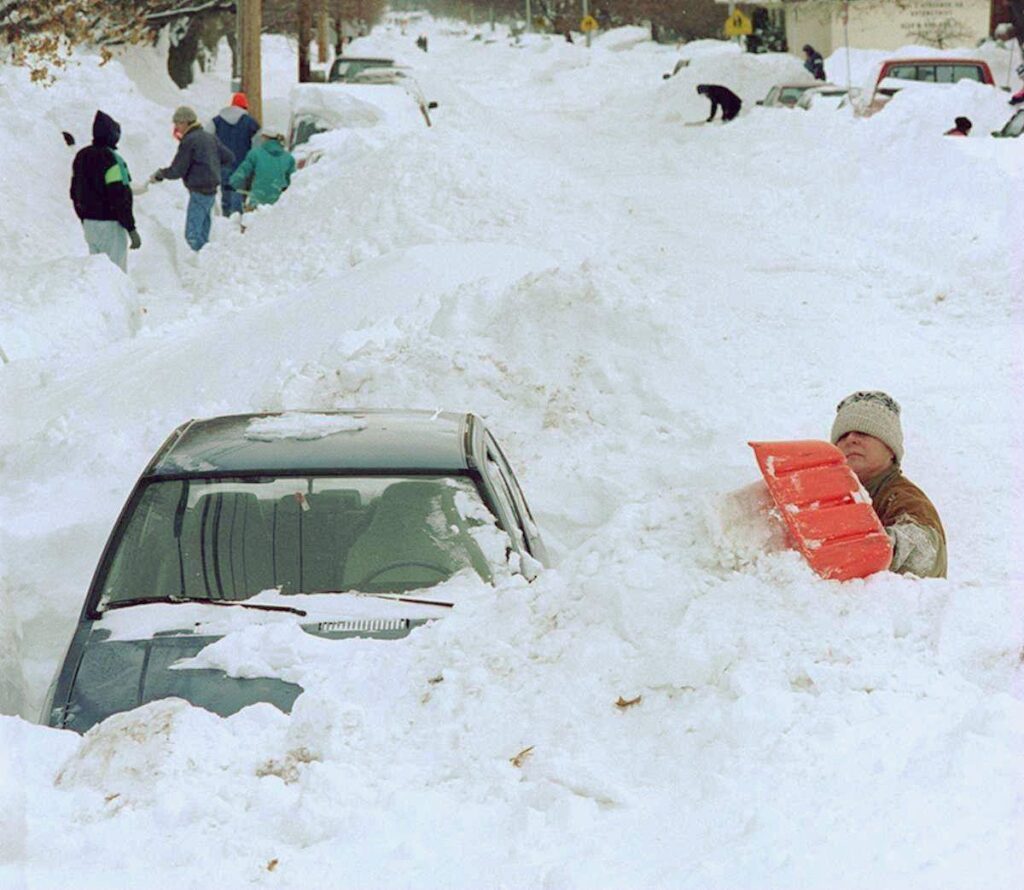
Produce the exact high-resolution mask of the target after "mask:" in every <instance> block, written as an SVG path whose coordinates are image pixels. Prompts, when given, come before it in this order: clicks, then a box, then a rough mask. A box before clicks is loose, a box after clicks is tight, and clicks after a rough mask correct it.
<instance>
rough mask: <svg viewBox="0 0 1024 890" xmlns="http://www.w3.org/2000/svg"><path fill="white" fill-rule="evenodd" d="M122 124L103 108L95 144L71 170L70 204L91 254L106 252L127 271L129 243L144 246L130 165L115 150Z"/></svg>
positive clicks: (94, 127)
mask: <svg viewBox="0 0 1024 890" xmlns="http://www.w3.org/2000/svg"><path fill="white" fill-rule="evenodd" d="M120 138H121V125H120V124H119V123H118V122H117V121H115V120H114V119H113V118H112V117H110V116H109V115H107V114H104V113H103V112H102V111H97V112H96V117H95V118H93V122H92V145H87V146H86V147H85V148H83V149H82V150H81V151H79V152H78V154H76V155H75V160H74V163H73V165H72V172H71V203H72V204H74V206H75V213H76V214H78V218H79V219H80V220H81V221H82V230H83V231H84V232H85V242H86V244H88V245H89V253H105V254H106V255H107V256H108V257H110V259H111V260H112V261H113V262H114V263H115V264H116V265H118V266H120V268H121V270H122V271H124V272H127V271H128V244H129V241H130V242H131V247H132V250H136V249H137V248H139V247H140V246H141V245H142V239H141V238H140V237H139V233H138V232H137V231H136V230H135V216H134V215H133V213H132V189H131V182H132V178H131V176H130V175H129V174H128V165H127V164H125V162H124V159H123V158H122V157H121V156H120V155H119V154H118V153H117V152H116V151H115V150H114V149H115V148H117V143H118V140H119V139H120Z"/></svg>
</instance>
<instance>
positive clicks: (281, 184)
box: [230, 127, 295, 207]
mask: <svg viewBox="0 0 1024 890" xmlns="http://www.w3.org/2000/svg"><path fill="white" fill-rule="evenodd" d="M263 136H264V140H263V143H262V144H261V145H259V146H258V147H256V148H254V149H252V150H251V151H250V152H249V153H248V154H247V155H246V156H245V160H243V161H242V163H241V164H239V165H238V169H237V170H235V172H234V173H233V174H231V180H230V184H231V188H233V189H235V190H236V191H238V190H241V191H245V192H248V194H249V201H248V203H249V204H250V205H251V206H253V207H257V206H259V205H260V204H273V203H275V202H276V201H277V199H278V198H280V197H281V192H283V191H284V190H285V189H286V188H288V186H289V185H290V184H291V181H292V174H293V173H294V172H295V158H293V157H292V156H291V154H289V153H288V152H287V151H286V150H285V147H284V134H283V133H280V132H278V131H276V130H274V129H272V128H270V127H264V129H263Z"/></svg>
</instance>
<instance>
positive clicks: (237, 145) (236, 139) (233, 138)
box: [212, 93, 260, 216]
mask: <svg viewBox="0 0 1024 890" xmlns="http://www.w3.org/2000/svg"><path fill="white" fill-rule="evenodd" d="M212 124H213V133H214V135H215V136H216V137H217V138H218V139H219V140H220V141H221V142H222V143H224V145H226V146H227V147H228V149H229V150H230V151H231V153H232V154H233V155H234V156H235V160H234V162H233V163H231V164H221V167H220V207H221V210H222V211H223V213H224V215H225V216H231V214H232V213H241V212H242V196H241V195H240V194H238V192H236V191H235V190H234V189H233V188H231V185H230V180H231V174H232V173H234V172H235V168H236V167H237V166H238V165H239V164H240V163H241V161H242V158H244V157H245V156H246V155H247V154H248V153H249V149H251V148H252V137H253V136H255V135H256V133H258V132H259V129H260V125H259V123H258V122H257V120H256V118H254V117H253V116H252V115H251V114H249V99H248V97H247V96H246V95H245V93H235V94H234V95H233V96H232V97H231V104H230V105H228V106H227V107H226V108H222V109H221V110H220V111H219V112H218V113H217V116H216V117H215V118H214V119H213V121H212Z"/></svg>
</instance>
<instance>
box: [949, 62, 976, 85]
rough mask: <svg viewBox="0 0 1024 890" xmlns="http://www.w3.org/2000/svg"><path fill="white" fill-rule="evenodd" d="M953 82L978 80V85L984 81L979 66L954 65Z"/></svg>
mask: <svg viewBox="0 0 1024 890" xmlns="http://www.w3.org/2000/svg"><path fill="white" fill-rule="evenodd" d="M952 67H953V74H952V80H953V81H954V82H956V81H958V80H976V81H977V82H978V83H982V82H983V81H984V77H983V76H982V73H981V66H979V65H953V66H952Z"/></svg>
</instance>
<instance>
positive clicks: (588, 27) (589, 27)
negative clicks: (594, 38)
mask: <svg viewBox="0 0 1024 890" xmlns="http://www.w3.org/2000/svg"><path fill="white" fill-rule="evenodd" d="M580 30H581V31H582V32H583V33H584V34H587V33H589V32H590V31H596V30H597V19H595V18H594V17H593V16H592V15H585V16H583V20H582V21H581V22H580Z"/></svg>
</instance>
